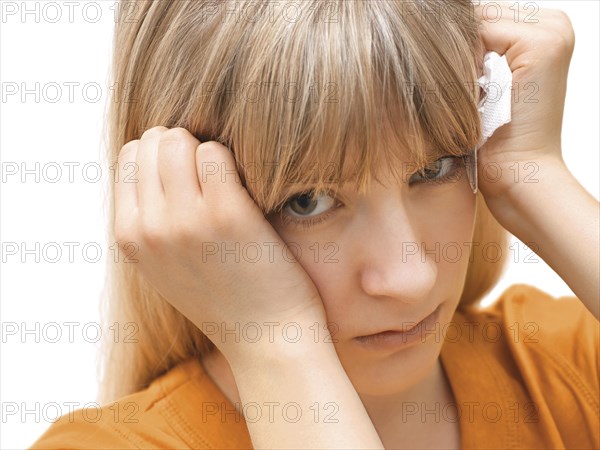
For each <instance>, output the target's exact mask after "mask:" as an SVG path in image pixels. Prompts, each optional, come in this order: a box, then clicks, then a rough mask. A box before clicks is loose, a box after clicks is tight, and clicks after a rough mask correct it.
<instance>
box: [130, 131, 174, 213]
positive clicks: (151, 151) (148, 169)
mask: <svg viewBox="0 0 600 450" xmlns="http://www.w3.org/2000/svg"><path fill="white" fill-rule="evenodd" d="M167 130H168V128H166V127H154V128H151V129H149V130H147V131H145V132H144V134H143V135H142V138H141V140H140V143H139V146H138V151H137V164H138V171H139V177H138V178H139V183H138V200H139V206H140V208H141V209H147V208H149V207H150V206H152V205H153V204H156V203H157V202H161V201H162V200H163V199H164V190H163V186H162V181H161V179H160V174H159V172H158V160H157V156H158V145H159V142H160V136H161V135H162V133H164V132H165V131H167Z"/></svg>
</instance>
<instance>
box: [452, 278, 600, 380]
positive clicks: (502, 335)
mask: <svg viewBox="0 0 600 450" xmlns="http://www.w3.org/2000/svg"><path fill="white" fill-rule="evenodd" d="M456 317H457V318H460V320H463V321H471V324H472V325H471V327H472V328H473V327H476V328H477V329H478V332H477V333H475V334H474V339H475V340H478V342H479V344H480V345H482V344H485V343H488V342H491V343H502V344H503V347H504V349H505V350H507V351H509V352H510V353H511V354H512V355H513V357H515V358H519V359H520V360H524V359H528V360H530V361H531V362H532V363H539V364H541V365H542V367H543V368H544V369H555V370H560V371H566V372H565V376H567V377H572V378H573V380H578V379H581V381H582V382H584V384H585V385H588V386H590V388H593V389H595V390H596V391H597V390H598V383H599V373H600V361H599V359H598V356H599V344H598V343H599V341H600V322H598V320H596V318H595V317H594V316H593V315H592V314H591V313H590V312H589V311H588V310H587V309H586V308H585V306H584V305H583V303H582V302H581V301H580V300H579V299H578V298H577V297H573V296H568V297H567V296H566V297H558V298H556V297H553V296H551V295H550V294H548V293H546V292H544V291H542V290H540V289H538V288H536V287H534V286H530V285H526V284H516V285H512V286H510V287H509V288H508V289H506V290H505V291H504V292H503V293H502V294H501V295H500V297H499V298H498V299H497V300H496V301H495V302H494V303H493V304H491V305H490V306H488V307H486V308H479V309H476V308H469V309H467V310H466V311H463V312H462V313H459V314H457V315H456Z"/></svg>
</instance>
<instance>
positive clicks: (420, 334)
mask: <svg viewBox="0 0 600 450" xmlns="http://www.w3.org/2000/svg"><path fill="white" fill-rule="evenodd" d="M441 306H442V305H441V304H440V305H438V307H437V308H436V309H435V310H434V311H433V312H432V313H431V314H429V315H428V316H427V317H425V318H424V319H423V320H421V321H420V322H419V323H417V324H416V325H414V326H413V327H412V328H410V329H409V330H406V331H398V330H386V331H382V332H381V333H375V334H369V335H367V336H358V337H356V338H354V339H355V340H356V341H357V342H358V343H359V344H360V345H361V346H363V347H365V348H380V349H396V348H401V347H407V346H409V345H413V344H415V343H417V342H425V339H427V336H429V335H431V334H434V333H435V331H433V329H434V328H433V326H434V324H435V323H436V322H437V320H438V317H439V314H440V309H441Z"/></svg>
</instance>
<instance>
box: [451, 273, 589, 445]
mask: <svg viewBox="0 0 600 450" xmlns="http://www.w3.org/2000/svg"><path fill="white" fill-rule="evenodd" d="M450 324H451V325H452V326H451V327H450V326H448V327H446V328H447V329H446V330H445V332H444V339H445V342H444V346H443V348H442V352H441V357H442V361H443V364H444V367H445V369H446V370H447V373H448V375H449V379H450V382H451V383H452V388H453V391H454V392H455V395H456V396H457V398H458V400H459V401H463V402H465V404H468V405H473V404H476V405H479V406H481V405H484V406H489V407H491V406H493V407H494V408H489V411H494V412H495V413H497V414H496V416H494V418H493V420H491V419H490V417H488V416H489V414H488V416H485V415H484V419H485V420H483V421H475V422H474V424H476V427H475V425H473V427H474V428H473V429H472V430H471V433H470V434H468V433H467V434H466V439H471V441H472V442H471V444H473V447H477V448H483V447H486V446H487V445H488V443H489V442H496V441H497V442H502V443H503V445H502V446H503V447H504V448H533V447H539V448H541V447H544V448H598V446H599V445H600V432H599V431H600V430H599V429H598V420H599V400H598V399H599V398H600V392H599V391H600V388H599V377H598V373H599V371H600V365H599V363H598V352H599V351H598V347H599V340H600V325H599V322H598V320H596V318H595V317H594V316H593V315H592V314H591V313H590V312H589V311H588V310H587V309H586V308H585V306H584V305H583V303H582V302H581V301H580V300H579V299H577V298H576V297H560V298H555V297H552V296H551V295H549V294H547V293H545V292H543V291H542V290H540V289H537V288H535V287H533V286H529V285H523V284H519V285H513V286H511V287H509V288H508V289H506V290H505V291H504V292H503V293H502V294H501V295H500V297H499V298H498V299H497V300H496V301H495V302H494V303H493V304H491V305H490V306H488V307H485V308H479V307H477V306H470V307H467V308H466V309H464V310H457V311H456V312H455V314H454V317H453V318H452V321H451V322H450ZM484 411H485V408H484ZM489 411H488V413H489ZM567 412H568V413H567ZM469 425H470V424H469Z"/></svg>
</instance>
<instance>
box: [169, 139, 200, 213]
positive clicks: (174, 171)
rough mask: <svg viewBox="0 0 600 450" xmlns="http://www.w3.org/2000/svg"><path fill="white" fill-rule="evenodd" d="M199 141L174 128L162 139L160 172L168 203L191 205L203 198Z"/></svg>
mask: <svg viewBox="0 0 600 450" xmlns="http://www.w3.org/2000/svg"><path fill="white" fill-rule="evenodd" d="M199 144H200V141H199V140H198V139H196V138H195V137H194V136H193V135H192V134H191V133H189V132H188V131H187V130H186V129H184V128H171V129H170V130H168V131H165V132H164V133H163V134H162V135H161V137H160V144H159V149H158V171H159V174H160V178H161V180H162V185H163V188H164V191H165V199H166V201H167V203H169V204H173V205H180V206H183V205H186V204H187V205H189V204H190V202H191V201H193V200H194V199H195V198H197V197H198V196H199V195H200V194H201V191H200V183H199V181H198V175H197V173H196V148H197V147H198V145H199Z"/></svg>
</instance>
